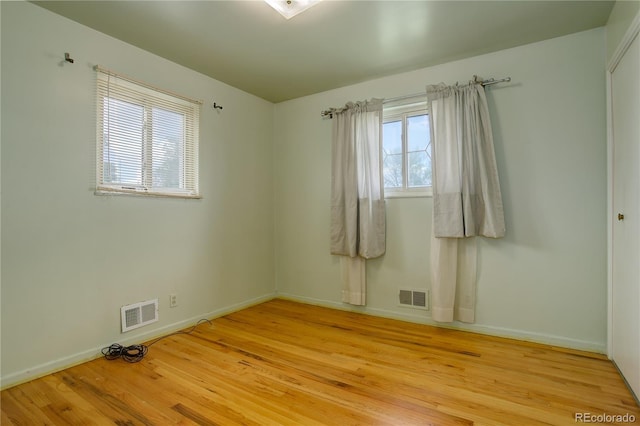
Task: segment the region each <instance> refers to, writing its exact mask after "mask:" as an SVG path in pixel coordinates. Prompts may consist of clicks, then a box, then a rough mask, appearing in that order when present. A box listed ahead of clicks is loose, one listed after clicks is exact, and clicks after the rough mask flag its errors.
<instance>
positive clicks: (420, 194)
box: [384, 188, 433, 199]
mask: <svg viewBox="0 0 640 426" xmlns="http://www.w3.org/2000/svg"><path fill="white" fill-rule="evenodd" d="M431 197H433V192H432V191H431V188H429V190H427V191H385V192H384V198H385V199H389V198H431Z"/></svg>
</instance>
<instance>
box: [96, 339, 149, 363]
mask: <svg viewBox="0 0 640 426" xmlns="http://www.w3.org/2000/svg"><path fill="white" fill-rule="evenodd" d="M148 350H149V347H148V346H145V345H131V346H122V345H120V344H118V343H113V344H111V345H110V346H107V347H106V348H102V355H104V357H105V358H106V359H108V360H109V361H111V360H113V359H118V358H122V359H124V360H125V361H127V362H138V361H140V360H142V358H144V356H145V355H146V354H147V351H148Z"/></svg>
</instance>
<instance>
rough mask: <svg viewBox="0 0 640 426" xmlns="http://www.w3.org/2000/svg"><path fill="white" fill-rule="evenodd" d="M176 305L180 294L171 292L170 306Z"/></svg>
mask: <svg viewBox="0 0 640 426" xmlns="http://www.w3.org/2000/svg"><path fill="white" fill-rule="evenodd" d="M176 306H178V295H177V294H170V295H169V307H170V308H175V307H176Z"/></svg>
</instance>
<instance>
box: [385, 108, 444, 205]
mask: <svg viewBox="0 0 640 426" xmlns="http://www.w3.org/2000/svg"><path fill="white" fill-rule="evenodd" d="M420 115H427V117H428V116H429V110H428V107H427V100H426V98H425V99H417V100H416V99H411V100H409V101H404V102H402V101H400V102H395V103H392V104H390V105H385V106H384V108H383V113H382V126H383V127H384V124H386V123H390V122H394V121H401V123H402V136H401V138H402V165H403V167H402V188H388V187H384V196H385V198H417V197H423V198H424V197H432V196H433V185H430V186H421V187H409V186H408V164H409V158H408V157H409V156H408V152H407V144H408V138H407V119H408V118H410V117H415V116H420ZM380 149H381V151H382V152H381V158H382V161H381V162H380V167H381V169H382V170H381V174H382V181H383V182H384V139H383V140H382V143H381V147H380ZM432 170H433V168H432ZM432 182H433V177H432Z"/></svg>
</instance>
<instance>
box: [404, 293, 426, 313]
mask: <svg viewBox="0 0 640 426" xmlns="http://www.w3.org/2000/svg"><path fill="white" fill-rule="evenodd" d="M428 294H429V293H428V292H426V291H424V290H405V289H401V290H400V295H399V298H400V306H408V307H411V308H418V309H429V300H428Z"/></svg>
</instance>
